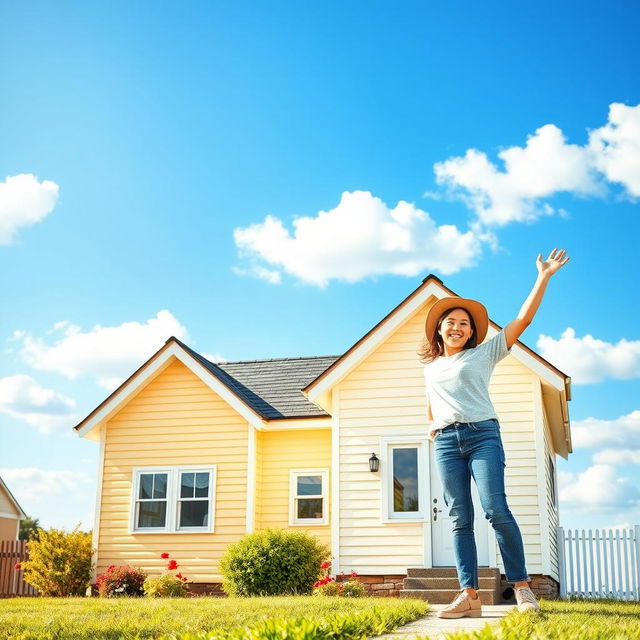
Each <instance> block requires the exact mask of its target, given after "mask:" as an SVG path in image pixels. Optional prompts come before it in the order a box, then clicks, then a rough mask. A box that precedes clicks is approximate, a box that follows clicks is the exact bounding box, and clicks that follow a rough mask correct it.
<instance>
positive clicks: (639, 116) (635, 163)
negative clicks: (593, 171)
mask: <svg viewBox="0 0 640 640" xmlns="http://www.w3.org/2000/svg"><path fill="white" fill-rule="evenodd" d="M589 148H590V150H591V152H592V154H593V158H594V160H593V162H594V165H595V167H596V168H597V169H598V170H599V171H602V173H603V174H604V175H605V176H606V178H607V180H609V181H610V182H618V183H620V184H622V185H623V186H624V187H625V188H626V190H627V192H628V193H629V194H630V195H631V196H633V197H638V196H640V105H638V106H635V107H628V106H627V105H624V104H620V103H613V104H611V105H610V106H609V122H608V123H607V124H606V125H605V126H604V127H601V128H600V129H596V130H595V131H592V132H591V133H590V135H589Z"/></svg>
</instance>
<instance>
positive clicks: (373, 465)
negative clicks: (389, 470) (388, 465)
mask: <svg viewBox="0 0 640 640" xmlns="http://www.w3.org/2000/svg"><path fill="white" fill-rule="evenodd" d="M379 468H380V460H379V458H378V457H377V456H376V454H375V453H372V454H371V457H370V458H369V471H377V470H378V469H379Z"/></svg>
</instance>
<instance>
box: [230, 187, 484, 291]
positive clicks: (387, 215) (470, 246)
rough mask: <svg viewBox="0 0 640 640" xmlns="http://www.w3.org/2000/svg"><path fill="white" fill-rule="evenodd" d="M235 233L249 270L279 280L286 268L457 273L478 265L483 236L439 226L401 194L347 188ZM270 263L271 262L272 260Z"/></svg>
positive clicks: (305, 277) (329, 276) (334, 275)
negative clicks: (315, 205)
mask: <svg viewBox="0 0 640 640" xmlns="http://www.w3.org/2000/svg"><path fill="white" fill-rule="evenodd" d="M234 240H235V243H236V246H237V248H238V251H239V254H240V256H241V257H242V258H243V259H244V260H245V261H246V262H247V264H248V265H249V266H248V267H246V268H244V267H243V268H239V269H240V271H250V272H252V273H253V274H254V275H257V276H258V277H262V278H263V279H265V280H268V281H270V282H272V283H277V282H279V281H280V278H281V275H282V273H283V272H285V273H288V274H290V275H293V276H295V277H296V278H298V279H300V280H301V281H303V282H305V283H310V284H314V285H317V286H321V287H322V286H326V285H327V284H328V282H329V281H330V280H343V281H346V282H357V281H359V280H361V279H363V278H366V277H368V276H373V275H381V274H397V275H406V276H413V275H416V274H418V273H421V272H423V271H425V270H434V271H440V272H442V273H443V274H450V273H455V272H457V271H459V270H460V269H462V268H464V267H468V266H470V265H472V264H473V263H474V261H475V259H476V258H477V257H478V255H479V253H480V249H481V244H482V241H483V238H482V237H481V236H479V235H477V234H476V233H475V232H473V231H467V232H464V233H463V232H461V231H459V230H458V229H457V227H455V226H454V225H441V226H438V225H436V223H435V222H434V220H433V219H432V218H431V217H430V216H429V214H428V213H427V212H426V211H422V210H421V209H418V208H417V207H416V206H415V205H414V204H411V203H409V202H404V201H400V202H399V203H398V204H397V205H396V206H395V207H394V208H390V207H388V206H387V205H386V204H385V203H384V202H383V201H382V200H381V199H380V198H377V197H375V196H373V195H372V194H371V193H369V192H368V191H354V192H347V191H345V192H344V193H343V194H342V197H341V199H340V202H339V204H338V205H337V206H336V207H335V208H334V209H331V210H329V211H320V212H318V214H317V215H315V216H313V217H300V218H296V219H295V220H294V221H293V231H290V230H289V229H287V228H286V227H285V225H284V223H283V222H282V221H281V220H280V219H279V218H277V217H275V216H271V215H270V216H267V217H266V218H265V220H264V221H263V222H261V223H258V224H254V225H251V226H249V227H244V228H237V229H235V231H234ZM265 263H266V265H265Z"/></svg>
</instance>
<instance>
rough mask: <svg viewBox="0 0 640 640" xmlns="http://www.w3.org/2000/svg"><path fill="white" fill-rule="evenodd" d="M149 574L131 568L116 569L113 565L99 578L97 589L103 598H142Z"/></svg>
mask: <svg viewBox="0 0 640 640" xmlns="http://www.w3.org/2000/svg"><path fill="white" fill-rule="evenodd" d="M146 577H147V574H146V572H145V571H143V570H142V569H138V568H136V567H130V566H128V565H126V566H124V567H116V566H115V565H113V564H112V565H111V566H109V567H107V570H106V571H105V572H104V573H102V574H100V575H99V576H98V579H97V580H96V587H98V594H99V595H100V596H101V597H103V598H113V597H115V596H142V595H144V589H143V588H142V586H143V584H144V581H145V578H146Z"/></svg>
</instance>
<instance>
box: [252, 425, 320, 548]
mask: <svg viewBox="0 0 640 640" xmlns="http://www.w3.org/2000/svg"><path fill="white" fill-rule="evenodd" d="M259 442H260V444H259V447H260V452H261V456H260V468H261V473H260V475H259V476H258V482H257V484H258V487H257V492H256V496H258V495H259V496H260V499H259V502H257V508H256V528H258V529H261V528H265V527H285V528H291V529H295V530H309V531H313V532H314V533H313V535H317V536H318V538H319V539H320V540H321V542H323V543H324V544H329V542H330V537H331V535H330V525H329V524H327V525H316V526H309V525H304V526H297V525H293V526H290V524H289V506H290V501H289V490H290V487H289V479H290V470H291V469H327V470H328V475H327V481H328V483H329V486H328V487H327V490H326V492H325V496H326V497H325V504H324V508H325V509H326V510H327V514H328V516H329V518H328V520H327V522H329V523H330V521H331V520H330V516H331V500H330V495H331V431H330V430H329V429H304V430H296V431H267V432H261V433H260V434H259Z"/></svg>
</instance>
